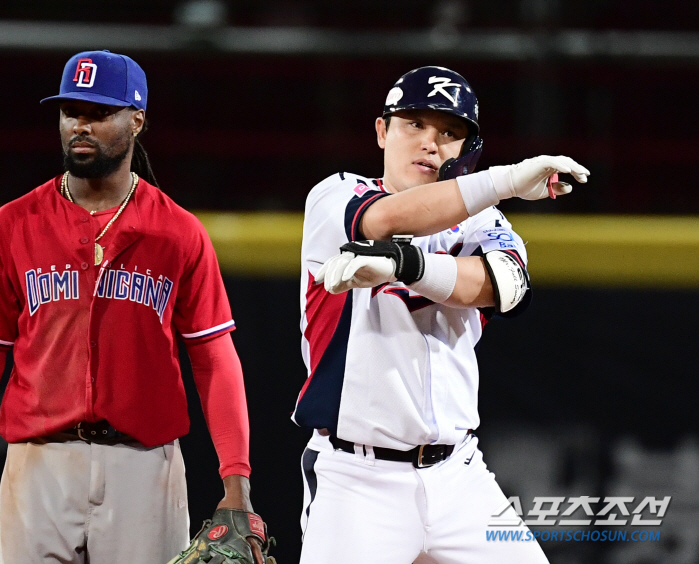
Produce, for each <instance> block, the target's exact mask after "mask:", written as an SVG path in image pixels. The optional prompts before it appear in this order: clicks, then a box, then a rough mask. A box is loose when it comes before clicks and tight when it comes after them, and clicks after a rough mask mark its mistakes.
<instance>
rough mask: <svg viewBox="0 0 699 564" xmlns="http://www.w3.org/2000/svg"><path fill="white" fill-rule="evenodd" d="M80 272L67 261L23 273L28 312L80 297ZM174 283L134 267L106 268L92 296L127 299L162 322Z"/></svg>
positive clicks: (147, 270) (166, 278) (148, 270)
mask: <svg viewBox="0 0 699 564" xmlns="http://www.w3.org/2000/svg"><path fill="white" fill-rule="evenodd" d="M79 274H80V271H79V270H77V269H72V268H71V265H70V264H66V266H65V269H64V270H63V271H60V272H59V271H58V270H56V266H55V265H53V266H51V269H50V270H49V271H48V272H42V269H41V268H36V269H32V270H28V271H27V272H25V274H24V275H25V279H26V282H27V305H28V306H29V315H34V314H35V313H36V312H37V311H38V309H39V307H41V306H42V305H45V304H49V303H51V302H57V301H59V300H77V299H80V289H79V284H78V281H79ZM172 288H173V283H172V280H170V279H169V278H168V277H167V276H163V275H162V274H160V275H158V276H157V277H156V276H155V275H154V274H153V273H152V272H151V270H150V269H146V270H145V271H144V272H143V273H141V272H138V267H137V266H135V267H134V270H133V272H130V271H128V270H125V269H124V267H123V265H122V268H120V269H113V268H106V269H103V270H102V272H101V273H100V277H99V281H98V283H97V288H96V291H95V295H96V296H97V297H98V298H107V299H113V300H130V301H132V302H135V303H138V304H142V305H144V306H146V307H150V308H152V309H153V310H155V313H156V314H157V315H158V318H159V319H160V322H161V323H162V322H163V312H164V311H165V308H166V307H167V304H168V301H169V300H170V295H171V294H172Z"/></svg>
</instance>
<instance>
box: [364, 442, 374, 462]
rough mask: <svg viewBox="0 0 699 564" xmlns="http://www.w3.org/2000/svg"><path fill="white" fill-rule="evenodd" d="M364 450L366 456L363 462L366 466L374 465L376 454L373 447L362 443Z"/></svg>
mask: <svg viewBox="0 0 699 564" xmlns="http://www.w3.org/2000/svg"><path fill="white" fill-rule="evenodd" d="M364 452H366V456H365V457H364V463H365V464H367V465H368V466H376V455H375V454H374V447H372V446H369V445H364Z"/></svg>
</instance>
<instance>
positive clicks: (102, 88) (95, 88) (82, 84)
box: [41, 51, 148, 110]
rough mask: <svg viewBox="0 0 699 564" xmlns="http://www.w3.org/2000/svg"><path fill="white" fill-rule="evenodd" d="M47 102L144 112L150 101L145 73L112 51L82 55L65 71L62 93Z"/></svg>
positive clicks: (75, 57) (71, 62)
mask: <svg viewBox="0 0 699 564" xmlns="http://www.w3.org/2000/svg"><path fill="white" fill-rule="evenodd" d="M48 100H84V101H86V102H94V103H96V104H107V105H110V106H124V107H126V106H133V107H134V108H136V109H137V110H145V109H146V102H147V101H148V85H147V83H146V73H144V72H143V69H142V68H141V67H140V66H138V63H137V62H136V61H134V60H133V59H131V58H130V57H127V56H126V55H118V54H117V53H111V52H109V51H83V52H82V53H78V54H77V55H73V56H72V57H71V58H70V60H69V61H68V62H67V63H66V66H65V68H64V69H63V78H62V79H61V89H60V93H59V94H58V95H57V96H51V97H50V98H44V99H43V100H41V103H42V104H43V103H44V102H47V101H48Z"/></svg>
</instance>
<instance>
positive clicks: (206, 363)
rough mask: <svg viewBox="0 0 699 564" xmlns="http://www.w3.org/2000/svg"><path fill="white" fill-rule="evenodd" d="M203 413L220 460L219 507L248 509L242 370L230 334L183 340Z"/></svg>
mask: <svg viewBox="0 0 699 564" xmlns="http://www.w3.org/2000/svg"><path fill="white" fill-rule="evenodd" d="M186 346H187V352H188V353H189V358H190V360H191V362H192V370H193V372H194V381H195V383H196V385H197V391H198V392H199V397H200V398H201V404H202V408H203V410H204V417H205V418H206V423H207V425H208V427H209V432H210V433H211V439H212V440H213V442H214V446H215V447H216V452H217V454H218V457H219V461H220V464H221V465H220V468H219V473H220V475H221V477H222V478H223V482H224V487H225V492H226V495H225V497H224V499H223V500H222V501H221V504H220V505H219V507H229V508H232V509H246V510H248V511H251V510H252V509H251V508H250V500H249V493H248V492H249V488H250V486H249V484H248V477H249V476H250V463H249V461H248V450H249V444H250V427H249V424H248V409H247V403H246V401H245V386H244V383H243V371H242V368H241V366H240V359H239V358H238V353H237V352H236V350H235V347H234V346H233V341H232V340H231V337H230V334H228V333H227V334H225V335H221V336H220V337H216V338H214V339H211V340H208V341H204V342H197V343H186Z"/></svg>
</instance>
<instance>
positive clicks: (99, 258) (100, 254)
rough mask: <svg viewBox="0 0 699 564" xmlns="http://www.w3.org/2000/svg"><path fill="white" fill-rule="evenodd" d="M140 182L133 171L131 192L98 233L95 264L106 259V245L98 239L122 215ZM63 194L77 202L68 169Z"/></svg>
mask: <svg viewBox="0 0 699 564" xmlns="http://www.w3.org/2000/svg"><path fill="white" fill-rule="evenodd" d="M137 184H138V175H137V174H136V173H135V172H132V173H131V190H129V193H128V194H127V195H126V198H124V201H123V202H122V203H121V206H120V207H119V209H118V210H117V212H116V213H115V214H114V216H113V217H112V219H110V220H109V222H108V223H107V225H105V226H104V229H102V233H100V234H99V235H97V237H95V266H99V265H100V264H102V260H104V247H103V246H102V245H100V244H99V243H98V242H97V241H99V240H100V239H101V238H102V237H104V234H105V233H106V232H107V230H108V229H109V228H110V227H111V226H112V223H114V222H115V221H116V220H117V218H118V217H119V216H120V215H121V212H123V211H124V208H125V207H126V204H128V203H129V200H130V199H131V196H132V195H133V193H134V191H135V190H136V185H137ZM61 195H62V196H63V197H64V198H67V199H68V201H69V202H71V203H73V204H74V203H75V200H73V196H72V195H71V193H70V190H69V189H68V171H66V172H65V174H64V175H63V178H61ZM94 213H95V212H90V215H92V214H94Z"/></svg>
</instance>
